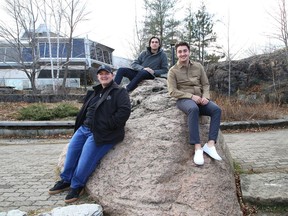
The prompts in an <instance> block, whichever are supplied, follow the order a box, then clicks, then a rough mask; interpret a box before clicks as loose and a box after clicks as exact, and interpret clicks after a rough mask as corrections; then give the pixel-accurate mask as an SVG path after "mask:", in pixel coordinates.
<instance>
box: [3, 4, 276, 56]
mask: <svg viewBox="0 0 288 216" xmlns="http://www.w3.org/2000/svg"><path fill="white" fill-rule="evenodd" d="M83 2H85V0H83ZM178 2H179V4H178V5H177V8H181V7H182V8H186V7H187V6H188V5H190V4H191V5H192V8H193V10H195V11H197V9H198V8H199V5H200V2H201V0H178ZM3 3H4V0H0V4H1V5H3ZM86 3H87V11H89V12H90V14H89V15H88V16H87V19H88V20H86V21H83V22H82V23H79V25H78V26H77V28H76V31H75V34H74V36H75V37H87V38H89V39H91V40H93V41H96V42H99V43H102V44H104V45H106V46H109V47H111V48H113V49H114V52H113V55H114V56H118V57H123V58H132V56H133V54H132V51H131V50H132V48H131V44H133V40H134V38H135V33H134V32H135V22H136V20H137V21H141V20H143V15H144V12H145V10H144V8H143V0H86ZM204 3H205V5H206V8H207V11H208V12H209V13H210V14H213V15H214V19H213V20H214V22H215V25H214V30H215V32H216V33H217V36H218V39H217V41H218V43H219V44H220V45H221V46H222V47H223V50H224V52H226V53H227V51H228V38H229V51H230V54H231V59H241V58H244V57H248V56H249V55H252V54H261V53H263V51H264V50H266V49H267V47H268V46H271V45H269V44H274V43H275V44H276V43H278V44H279V41H275V40H273V39H272V38H271V35H272V33H273V31H274V32H275V23H273V19H272V18H271V15H269V13H270V14H273V15H275V14H276V12H275V11H276V10H277V9H278V0H204ZM0 13H1V11H0ZM2 14H3V13H2ZM273 15H272V16H273ZM175 16H176V17H177V18H178V17H179V18H180V17H184V16H185V10H184V9H182V10H180V9H178V10H177V12H176V14H175ZM2 19H4V18H3V15H2ZM228 23H229V24H228ZM228 26H229V28H228ZM228 29H229V31H228ZM228 35H229V37H228ZM268 35H270V37H269V36H268Z"/></svg>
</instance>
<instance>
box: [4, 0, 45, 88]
mask: <svg viewBox="0 0 288 216" xmlns="http://www.w3.org/2000/svg"><path fill="white" fill-rule="evenodd" d="M35 5H37V2H35V1H33V0H27V1H21V0H13V1H10V0H5V7H4V9H5V10H6V11H7V14H8V16H9V17H10V18H11V20H12V22H13V25H12V26H13V27H14V28H12V27H10V25H7V23H6V22H4V21H1V22H0V38H2V39H4V40H5V41H6V42H7V43H8V44H9V49H10V50H12V52H11V53H10V54H8V53H7V54H6V55H10V56H8V57H9V58H13V59H14V61H15V62H16V63H17V66H15V67H17V68H18V69H20V70H23V71H24V72H25V74H26V75H27V77H28V79H29V80H30V83H31V88H32V90H33V92H35V91H36V90H37V89H36V83H35V78H36V75H37V73H38V72H39V65H38V64H37V60H38V56H39V55H38V50H37V49H36V47H37V40H36V38H37V32H36V22H37V20H38V11H37V7H35Z"/></svg>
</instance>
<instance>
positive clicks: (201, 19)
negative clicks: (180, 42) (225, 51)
mask: <svg viewBox="0 0 288 216" xmlns="http://www.w3.org/2000/svg"><path fill="white" fill-rule="evenodd" d="M187 11H188V15H187V17H186V18H185V19H184V21H185V23H186V24H185V27H186V28H185V31H184V34H183V38H184V40H186V41H187V42H188V43H189V44H190V45H191V55H192V58H194V59H195V60H197V61H199V62H201V63H202V64H204V63H205V62H211V61H213V62H215V61H218V60H219V59H220V58H221V57H220V56H218V55H216V54H215V53H213V54H209V52H208V49H211V47H212V46H211V45H212V44H213V43H214V42H216V39H217V36H216V33H215V32H214V31H213V27H214V22H213V15H211V14H209V13H208V12H207V10H206V7H205V5H204V3H203V2H202V5H201V6H200V9H198V11H197V13H195V14H194V13H193V12H192V9H191V7H190V8H188V9H187Z"/></svg>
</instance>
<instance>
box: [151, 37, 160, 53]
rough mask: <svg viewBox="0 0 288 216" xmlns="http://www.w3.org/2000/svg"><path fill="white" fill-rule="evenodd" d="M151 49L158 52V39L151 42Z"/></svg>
mask: <svg viewBox="0 0 288 216" xmlns="http://www.w3.org/2000/svg"><path fill="white" fill-rule="evenodd" d="M150 47H151V49H152V50H158V49H159V47H160V44H159V41H158V39H157V38H153V39H152V40H151V41H150Z"/></svg>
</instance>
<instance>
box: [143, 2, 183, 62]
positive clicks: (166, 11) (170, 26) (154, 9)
mask: <svg viewBox="0 0 288 216" xmlns="http://www.w3.org/2000/svg"><path fill="white" fill-rule="evenodd" d="M177 1H178V0H144V7H145V10H146V16H145V21H144V28H143V31H144V33H145V35H146V41H148V39H149V38H150V37H151V36H158V37H159V38H160V39H161V41H162V48H163V49H164V50H165V51H166V53H167V56H168V59H171V51H170V44H173V43H175V40H177V39H178V38H179V31H178V27H179V24H180V22H179V21H178V20H176V19H175V18H174V14H175V6H176V3H177Z"/></svg>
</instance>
